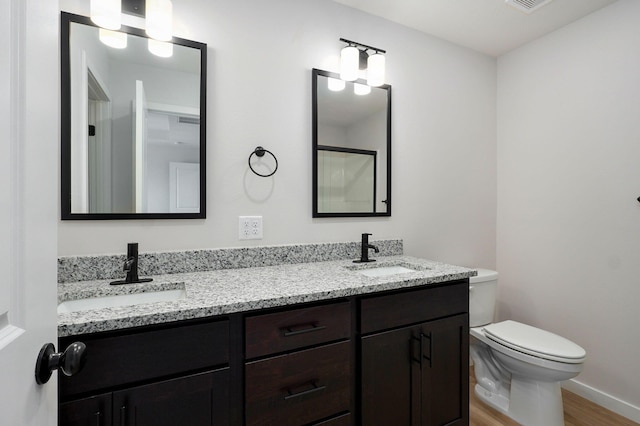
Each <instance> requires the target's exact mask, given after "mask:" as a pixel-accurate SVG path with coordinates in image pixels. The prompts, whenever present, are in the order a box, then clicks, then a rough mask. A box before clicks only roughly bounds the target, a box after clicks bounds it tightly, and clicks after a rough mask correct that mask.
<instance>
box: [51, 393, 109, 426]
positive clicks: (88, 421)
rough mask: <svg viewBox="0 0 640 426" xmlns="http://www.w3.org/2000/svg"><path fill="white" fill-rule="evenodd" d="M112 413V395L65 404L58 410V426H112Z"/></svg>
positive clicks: (106, 394)
mask: <svg viewBox="0 0 640 426" xmlns="http://www.w3.org/2000/svg"><path fill="white" fill-rule="evenodd" d="M111 413H112V404H111V393H105V394H101V395H95V396H90V397H88V398H82V399H78V400H75V401H71V402H65V403H61V404H60V406H59V408H58V426H87V425H93V426H110V425H111Z"/></svg>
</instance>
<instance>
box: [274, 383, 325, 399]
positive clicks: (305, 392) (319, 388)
mask: <svg viewBox="0 0 640 426" xmlns="http://www.w3.org/2000/svg"><path fill="white" fill-rule="evenodd" d="M309 384H310V385H311V386H312V388H311V389H307V390H303V391H300V392H296V393H293V391H292V390H291V389H287V395H285V397H284V400H285V401H288V400H290V399H293V398H298V397H300V396H305V395H310V394H312V393H316V392H320V391H323V390H325V389H326V388H327V387H326V386H318V384H317V383H316V382H315V381H313V382H309Z"/></svg>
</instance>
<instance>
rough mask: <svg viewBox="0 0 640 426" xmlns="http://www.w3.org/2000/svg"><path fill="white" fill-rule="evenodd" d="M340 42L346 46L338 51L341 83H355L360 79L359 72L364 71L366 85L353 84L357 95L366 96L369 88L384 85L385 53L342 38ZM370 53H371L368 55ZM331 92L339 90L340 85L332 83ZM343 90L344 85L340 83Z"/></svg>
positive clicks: (376, 48) (369, 90)
mask: <svg viewBox="0 0 640 426" xmlns="http://www.w3.org/2000/svg"><path fill="white" fill-rule="evenodd" d="M340 41H341V42H343V43H347V45H346V46H345V47H344V48H343V49H342V50H341V51H340V79H341V80H343V81H355V80H357V79H358V78H359V77H360V72H361V71H365V72H366V76H367V78H366V79H367V84H360V83H355V84H354V92H355V93H356V94H358V95H366V94H368V93H370V92H371V87H378V86H382V85H383V84H384V79H385V62H386V60H385V56H384V54H385V53H387V52H386V51H384V50H382V49H380V48H378V47H373V46H367V45H366V44H362V43H358V42H355V41H352V40H347V39H344V38H341V39H340ZM370 52H371V53H370ZM332 84H333V85H334V86H335V88H334V89H333V90H341V89H340V88H339V86H340V83H338V82H333V83H332ZM342 88H344V83H342ZM330 89H331V88H330Z"/></svg>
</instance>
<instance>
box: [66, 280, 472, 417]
mask: <svg viewBox="0 0 640 426" xmlns="http://www.w3.org/2000/svg"><path fill="white" fill-rule="evenodd" d="M467 312H468V281H467V280H460V281H456V282H449V283H444V284H442V285H435V286H428V287H419V288H412V289H406V290H398V291H393V292H385V293H373V294H370V295H365V296H354V297H350V298H348V299H340V300H335V301H327V302H324V303H312V304H302V305H296V306H290V307H283V308H279V309H272V310H269V311H256V312H247V313H237V314H233V315H230V316H228V317H224V318H222V317H216V318H211V319H208V320H199V321H181V322H177V323H173V324H164V325H158V326H151V327H141V328H132V329H128V330H122V331H114V332H105V333H95V334H87V335H84V336H71V337H65V338H61V339H60V342H59V346H60V347H66V346H67V345H68V344H69V343H71V342H72V341H76V340H81V341H83V342H84V343H85V344H86V345H87V363H86V365H85V368H84V369H83V370H82V371H81V372H80V373H79V374H77V375H75V376H73V377H65V376H59V386H60V392H59V395H60V409H59V424H60V425H61V426H89V425H91V426H96V425H98V426H100V425H102V426H111V425H114V426H115V425H117V426H123V425H127V426H130V425H136V426H147V425H153V426H158V425H159V426H162V425H167V426H169V425H189V426H199V425H207V426H211V425H244V424H246V425H278V426H281V425H285V426H286V425H326V426H346V425H356V424H357V425H360V424H361V425H366V426H369V425H394V426H395V425H399V426H402V425H410V426H414V425H425V426H430V425H437V426H440V425H445V424H446V425H466V424H468V418H469V413H468V397H469V396H468V367H467V365H468V345H469V341H468V317H467Z"/></svg>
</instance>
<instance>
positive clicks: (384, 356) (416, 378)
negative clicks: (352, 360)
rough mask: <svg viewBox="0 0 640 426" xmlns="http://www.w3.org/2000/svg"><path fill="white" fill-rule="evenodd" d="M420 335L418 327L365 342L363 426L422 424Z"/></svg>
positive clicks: (363, 360)
mask: <svg viewBox="0 0 640 426" xmlns="http://www.w3.org/2000/svg"><path fill="white" fill-rule="evenodd" d="M420 331H421V330H420V326H419V325H418V326H411V327H404V328H400V329H397V330H393V331H387V332H383V333H377V334H373V335H370V336H366V337H363V338H362V340H361V344H362V351H361V361H362V370H361V372H362V388H361V392H362V412H361V415H362V424H363V425H366V426H372V425H381V426H388V425H394V426H409V425H418V424H419V421H420V415H419V412H417V411H416V410H419V408H420V400H419V396H420V382H421V376H420V363H419V345H418V343H419V335H420ZM412 410H413V411H414V412H412Z"/></svg>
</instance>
